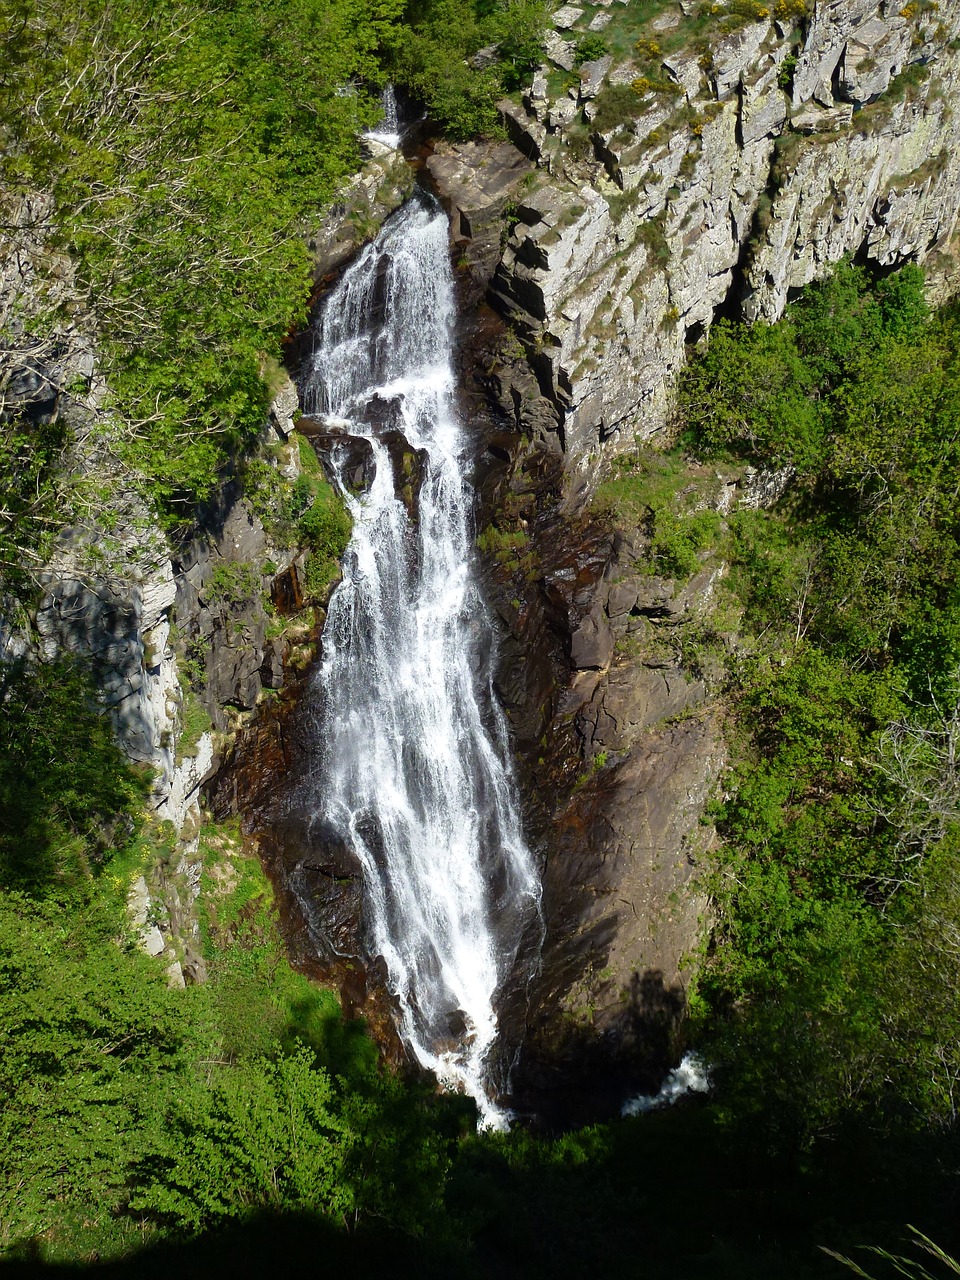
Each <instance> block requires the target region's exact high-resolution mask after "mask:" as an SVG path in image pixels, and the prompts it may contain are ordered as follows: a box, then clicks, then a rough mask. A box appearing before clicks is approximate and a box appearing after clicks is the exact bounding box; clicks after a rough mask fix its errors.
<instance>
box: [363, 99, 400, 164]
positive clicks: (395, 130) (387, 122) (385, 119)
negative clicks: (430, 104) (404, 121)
mask: <svg viewBox="0 0 960 1280" xmlns="http://www.w3.org/2000/svg"><path fill="white" fill-rule="evenodd" d="M380 106H381V108H382V111H383V116H382V118H381V119H380V120H378V121H377V124H376V127H375V128H373V129H368V130H367V131H366V133H365V134H364V135H363V136H364V137H365V138H370V139H371V141H373V142H381V143H382V144H383V145H384V146H385V147H390V148H392V150H394V151H396V150H398V148H399V146H400V113H399V111H398V110H397V95H396V92H395V90H394V87H393V85H392V84H388V85H386V86H385V87H384V90H383V93H382V94H381V95H380Z"/></svg>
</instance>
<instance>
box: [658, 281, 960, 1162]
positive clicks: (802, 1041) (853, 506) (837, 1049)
mask: <svg viewBox="0 0 960 1280" xmlns="http://www.w3.org/2000/svg"><path fill="white" fill-rule="evenodd" d="M922 284H923V280H922V275H921V273H920V272H919V270H918V269H917V268H915V267H906V268H904V269H902V270H901V271H899V272H897V273H895V274H893V275H890V276H888V277H886V278H884V279H881V280H878V281H876V282H871V280H870V279H869V277H868V276H867V275H866V273H865V272H864V271H863V270H862V269H860V268H858V267H855V266H853V265H851V264H850V263H841V264H840V265H839V266H838V268H837V270H836V271H835V272H834V274H833V275H832V276H831V277H829V278H828V279H826V280H824V281H822V282H820V283H819V284H817V285H814V286H811V287H810V288H809V289H808V290H807V291H806V292H805V293H804V295H803V296H802V297H801V298H799V299H798V300H797V301H796V302H795V303H793V304H791V306H790V307H788V309H787V314H786V315H785V317H784V320H783V321H781V322H780V323H779V324H777V325H772V326H767V325H757V326H754V327H753V328H752V329H747V328H745V327H742V326H733V325H726V324H721V325H718V326H717V327H716V328H715V330H714V332H713V334H712V335H711V342H710V347H709V348H708V350H707V351H706V352H705V353H704V354H703V355H701V356H699V357H698V358H697V359H696V360H695V361H694V362H693V364H692V366H691V369H690V371H689V372H688V374H687V375H686V377H685V379H684V382H683V387H682V404H683V411H684V413H685V415H686V419H687V423H688V436H687V440H688V443H689V444H691V445H692V446H694V447H696V448H698V449H700V450H701V451H703V452H704V453H706V454H708V455H711V454H718V453H719V454H723V453H730V452H733V453H736V454H739V455H740V456H741V457H747V458H750V459H752V460H755V461H757V462H759V463H761V464H762V465H766V466H783V465H786V466H789V467H791V468H792V469H793V470H794V474H795V479H794V483H793V487H792V489H791V490H790V491H789V492H788V494H787V496H786V497H785V498H784V499H783V500H782V501H781V502H780V504H779V505H778V506H777V507H776V508H774V509H773V510H770V511H753V510H743V511H740V512H737V513H735V514H734V515H733V516H731V517H730V520H729V528H730V534H731V552H732V567H731V573H730V576H729V583H730V586H731V588H732V589H733V591H734V592H735V594H736V596H737V598H738V600H739V602H740V604H741V606H742V609H743V613H742V621H741V628H742V630H743V631H744V633H745V635H746V637H747V644H746V645H745V646H744V651H745V652H746V651H749V650H751V649H752V654H751V656H750V657H749V658H744V657H743V656H742V657H741V660H740V664H739V667H738V670H737V671H736V673H735V674H736V680H737V693H738V697H737V708H736V710H737V726H738V727H737V732H736V736H735V742H736V748H737V763H736V764H735V766H734V768H733V770H732V773H731V776H730V778H729V779H728V781H727V784H726V787H725V791H726V798H725V799H724V801H723V803H722V804H719V805H718V806H717V809H716V812H715V815H714V816H715V818H716V821H717V823H718V830H719V832H720V834H721V836H722V839H723V846H722V849H721V850H720V853H719V856H718V860H717V869H716V875H715V879H714V882H713V890H714V893H715V895H716V900H717V904H718V912H719V924H718V929H717V935H716V943H715V949H714V951H713V954H712V955H711V957H710V959H709V962H708V963H707V964H706V966H705V968H704V970H703V974H702V978H701V987H700V993H701V997H702V999H703V1001H704V1008H705V1010H706V1011H707V1012H708V1017H707V1023H706V1024H705V1032H704V1034H705V1036H706V1037H707V1038H708V1039H711V1038H712V1039H711V1043H712V1049H711V1052H712V1053H713V1056H714V1059H715V1061H717V1063H718V1064H719V1065H720V1068H721V1072H722V1074H723V1081H724V1083H723V1089H724V1099H725V1101H724V1106H725V1107H726V1108H727V1110H728V1115H729V1117H730V1119H731V1123H734V1124H736V1125H737V1126H740V1127H742V1132H743V1133H744V1134H747V1133H749V1135H750V1137H749V1140H750V1141H758V1142H766V1143H768V1144H769V1145H770V1146H772V1147H774V1148H776V1149H778V1150H789V1149H797V1148H802V1149H805V1150H806V1149H809V1148H810V1147H811V1146H812V1145H814V1144H815V1143H816V1141H817V1140H818V1139H819V1138H821V1137H822V1136H823V1135H824V1134H827V1133H830V1134H833V1135H835V1134H836V1133H837V1132H839V1131H840V1130H841V1129H842V1128H843V1126H844V1125H847V1124H849V1123H850V1122H851V1120H852V1118H853V1117H856V1116H858V1115H860V1114H862V1115H863V1116H864V1117H869V1123H871V1124H873V1125H876V1126H878V1128H881V1129H883V1130H884V1131H886V1132H890V1131H892V1130H893V1129H895V1128H896V1127H898V1126H899V1127H910V1126H913V1125H918V1126H927V1127H928V1128H935V1127H937V1126H939V1125H941V1124H944V1123H952V1119H953V1114H954V1113H953V1110H952V1108H951V1106H950V1105H949V1104H948V1103H947V1102H946V1096H947V1094H948V1093H949V1085H948V1084H947V1081H949V1080H950V1079H951V1078H952V1073H953V1070H954V1067H953V1063H954V1060H955V1055H954V1054H953V1052H952V1050H951V1049H950V1048H948V1043H949V1040H950V1036H951V1034H952V1030H947V1031H945V1033H944V1034H939V1033H938V1032H937V1031H936V1029H935V1028H936V1026H937V1025H940V1026H941V1027H942V1028H946V1029H955V1028H956V1026H957V1016H958V1010H957V1009H955V1008H954V1005H955V1003H956V1002H955V999H954V996H953V991H954V984H953V983H952V982H951V981H949V980H947V979H946V974H947V973H948V972H949V971H950V966H951V964H952V960H951V959H948V952H949V947H946V949H945V944H944V939H945V938H949V937H952V936H953V932H954V930H955V928H956V920H957V919H958V918H960V916H957V915H956V914H955V913H956V912H957V911H958V910H960V900H958V899H957V898H956V897H955V896H954V879H955V872H954V870H953V867H954V866H955V865H956V864H955V861H954V860H955V857H956V847H957V845H956V830H957V820H958V816H960V809H958V806H957V804H956V802H955V800H954V797H953V789H952V783H950V782H949V781H948V778H947V772H948V771H945V765H944V761H945V760H946V758H947V757H948V756H949V753H950V748H949V747H948V746H947V743H948V741H950V742H952V741H953V734H954V731H953V728H952V727H951V726H952V725H953V724H954V723H955V720H956V710H955V709H956V706H957V696H958V695H957V689H956V687H955V681H954V678H953V673H954V671H955V670H956V665H957V658H958V656H960V654H958V650H957V643H958V636H960V616H958V612H957V593H956V588H955V583H956V574H957V568H956V566H957V563H958V551H960V546H958V542H957V526H956V520H955V512H954V506H955V498H954V495H955V493H956V491H957V485H958V482H960V455H958V453H957V443H956V441H957V432H956V429H955V425H954V424H955V421H956V413H957V408H956V406H957V404H958V403H960V401H958V395H957V390H958V387H957V372H956V370H957V357H956V347H955V340H954V336H955V333H956V323H957V321H956V317H955V315H954V313H953V312H952V311H951V310H949V309H948V310H947V311H945V312H944V313H942V314H941V315H939V316H937V317H934V318H932V319H931V318H930V317H929V315H928V312H927V309H926V306H925V304H924V300H923V293H922ZM921 974H922V975H924V976H923V977H922V978H921V977H919V975H921ZM928 975H936V977H932V976H928ZM933 1008H936V1009H937V1014H936V1015H935V1016H933V1017H931V1016H930V1011H931V1010H932V1009H933ZM925 1010H926V1011H925ZM904 1108H907V1109H908V1113H909V1117H910V1118H909V1120H908V1121H907V1120H905V1119H904Z"/></svg>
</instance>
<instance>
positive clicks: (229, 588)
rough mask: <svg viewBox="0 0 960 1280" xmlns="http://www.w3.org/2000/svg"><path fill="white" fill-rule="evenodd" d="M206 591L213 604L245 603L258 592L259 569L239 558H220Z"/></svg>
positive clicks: (229, 605)
mask: <svg viewBox="0 0 960 1280" xmlns="http://www.w3.org/2000/svg"><path fill="white" fill-rule="evenodd" d="M207 592H208V593H209V596H210V599H211V600H212V601H213V602H214V603H215V604H222V605H226V606H227V607H231V606H235V605H242V604H245V603H246V602H247V601H248V600H251V599H254V598H255V597H256V596H258V595H259V594H260V571H259V569H258V568H257V567H256V565H253V564H246V563H244V562H243V561H240V560H220V561H218V562H217V564H216V565H214V569H213V572H212V573H211V575H210V582H209V583H208V585H207Z"/></svg>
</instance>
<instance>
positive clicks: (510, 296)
mask: <svg viewBox="0 0 960 1280" xmlns="http://www.w3.org/2000/svg"><path fill="white" fill-rule="evenodd" d="M782 7H783V6H782ZM714 11H718V10H717V6H714V7H713V10H711V12H714ZM575 12H576V11H575V10H573V9H569V10H565V11H564V13H563V20H562V22H560V19H559V18H558V22H560V25H561V26H563V28H564V31H563V36H562V37H560V36H557V37H556V40H558V41H560V43H564V42H566V38H567V36H568V35H575V34H576V29H579V28H576V29H575V30H573V31H569V30H568V27H567V23H568V19H569V18H570V15H572V14H574V13H575ZM718 12H720V11H718ZM761 12H762V11H761V10H760V9H759V8H758V16H759V14H760V13H761ZM721 17H722V12H721ZM571 20H572V22H573V23H574V24H575V25H576V24H577V22H578V19H576V18H573V19H571ZM717 21H720V20H719V19H718V20H717ZM734 21H735V20H733V19H731V20H729V21H728V23H727V26H728V27H729V26H730V25H731V24H732V23H733V22H734ZM580 26H581V27H582V26H583V23H582V22H581V23H580ZM585 29H586V28H584V30H585ZM679 30H680V31H681V32H682V27H681V28H679ZM958 33H960V5H958V4H957V3H956V0H951V2H950V3H946V4H943V5H942V6H940V7H939V8H938V9H937V10H936V11H933V10H927V9H923V8H922V7H918V6H913V5H911V6H907V7H906V8H905V9H902V10H899V11H898V10H897V9H896V7H894V6H888V5H886V4H879V5H878V4H877V3H874V2H873V0H836V2H835V3H832V4H831V3H818V4H817V5H816V6H815V8H814V11H813V16H812V17H811V18H810V19H809V21H806V20H805V21H804V23H803V25H801V26H798V25H797V21H796V20H795V19H783V20H781V19H779V18H777V19H776V20H774V19H773V18H770V17H767V16H763V17H762V19H761V20H759V21H753V22H745V23H744V22H743V21H742V20H741V25H740V26H739V27H738V28H737V29H735V30H732V31H728V32H727V33H726V34H724V33H723V27H722V26H721V27H720V29H719V31H718V32H717V33H716V34H715V35H714V36H712V37H710V38H709V39H708V40H707V41H705V42H704V44H703V47H693V48H691V49H689V50H683V49H681V50H680V51H679V52H674V53H671V54H667V55H660V54H659V50H658V47H657V45H656V44H655V43H653V42H646V43H647V45H648V50H647V55H649V56H647V55H645V56H646V61H644V62H643V64H642V65H640V63H639V62H638V65H634V66H631V65H626V66H624V65H622V64H621V65H613V66H610V65H609V64H608V65H607V66H606V67H605V68H604V69H603V70H602V71H601V69H600V66H599V64H588V65H586V66H584V68H582V69H581V75H582V82H581V87H580V90H579V100H578V101H573V100H572V98H571V96H570V94H565V95H564V98H563V99H562V101H554V102H551V101H550V99H549V98H548V97H547V91H546V77H545V76H544V75H541V76H539V77H537V78H535V79H534V84H533V88H532V90H531V92H530V93H529V94H528V95H527V97H526V98H525V103H526V107H525V108H521V107H519V106H517V105H516V104H514V103H508V102H505V103H504V104H503V105H502V113H503V118H504V122H505V125H506V127H507V129H508V132H509V134H510V136H511V138H512V139H513V141H514V142H515V144H516V145H517V147H518V148H519V149H520V150H521V151H522V152H523V154H524V155H525V156H526V157H528V158H529V159H530V160H531V161H532V162H533V163H534V164H536V166H537V172H536V174H535V176H534V177H533V179H532V180H530V181H528V182H527V183H526V184H525V185H524V187H523V189H522V192H521V193H520V196H519V198H517V199H516V201H515V205H514V210H513V225H512V227H511V229H510V233H509V236H508V238H507V240H506V244H505V248H504V251H503V253H502V256H501V259H500V262H499V264H498V266H497V269H496V271H495V273H494V277H493V280H492V285H491V290H490V297H491V300H492V301H493V303H494V305H495V306H496V307H497V308H498V309H499V310H500V311H501V313H502V314H503V315H504V316H505V317H507V319H508V321H509V323H510V325H511V327H512V328H513V330H514V332H515V333H516V335H517V337H518V338H519V340H520V342H521V343H522V345H523V347H524V350H525V353H526V356H527V360H528V363H529V367H530V369H532V370H533V372H534V374H535V376H536V381H537V384H538V391H539V394H540V395H542V396H544V397H545V398H546V399H547V400H548V401H549V404H550V406H551V407H552V410H553V418H554V423H553V426H552V430H553V431H554V432H555V433H556V435H557V438H558V440H559V443H560V444H561V446H562V447H563V450H564V452H565V454H566V456H567V460H568V463H567V465H568V470H569V473H570V476H571V484H572V487H573V489H574V490H575V489H576V487H577V477H578V476H579V477H583V478H589V477H590V476H591V475H592V474H594V473H595V471H596V469H597V467H598V465H599V462H600V460H601V459H602V457H603V456H605V455H609V454H610V453H613V452H617V451H619V450H623V449H627V448H630V447H632V446H633V444H634V441H635V438H636V437H638V436H639V437H641V438H645V437H648V436H650V435H652V434H654V433H655V432H657V431H659V430H661V429H662V428H663V427H664V425H665V423H666V422H667V420H668V417H669V412H670V403H671V390H672V386H673V383H674V380H675V377H676V374H677V372H678V370H679V369H680V368H681V366H682V364H683V362H684V359H685V353H686V349H687V346H688V345H689V344H690V343H692V342H696V341H699V340H700V338H702V337H703V336H704V335H705V334H706V332H707V331H708V330H709V327H710V325H711V323H712V321H713V319H714V316H715V315H716V314H717V313H718V311H722V312H723V313H724V314H730V315H735V316H736V315H740V316H743V317H745V318H747V319H754V318H761V319H764V320H768V321H772V320H775V319H777V318H778V317H779V316H780V315H781V314H782V311H783V308H784V306H785V305H786V302H787V301H788V299H789V297H790V296H792V293H791V291H793V290H796V289H797V288H799V287H801V286H802V285H804V284H806V283H808V282H809V281H810V280H812V279H814V278H815V277H817V276H819V275H822V274H823V273H824V272H825V271H826V270H827V269H828V268H829V266H830V265H831V264H832V263H834V262H836V261H837V260H838V259H839V258H840V257H842V256H843V255H844V254H848V253H850V254H856V255H858V256H860V257H862V258H863V259H864V260H866V261H868V262H873V263H875V264H876V265H877V266H878V268H890V267H894V266H896V265H897V264H899V263H902V262H905V261H908V260H913V261H921V262H925V263H926V265H927V268H928V275H929V278H930V279H931V282H932V289H933V292H934V295H935V296H939V297H942V296H944V295H945V292H946V291H948V289H949V288H950V286H951V282H952V281H953V279H954V276H955V257H954V249H955V243H954V233H955V227H956V220H957V212H958V208H960V166H958V165H957V164H956V162H955V161H954V160H953V157H954V156H955V155H956V152H957V148H958V145H960V123H958V120H957V118H956V116H955V113H954V111H953V108H952V104H953V103H954V102H955V101H956V98H957V94H958V91H960V52H958V51H957V49H956V47H955V46H956V41H957V37H958ZM642 43H643V42H642ZM650 50H656V51H657V52H656V55H654V54H653V53H651V52H650ZM548 55H549V57H550V59H551V60H552V62H553V64H554V65H555V66H556V67H565V66H566V63H567V61H568V60H569V59H568V58H567V57H566V56H565V55H563V54H561V52H560V51H559V47H558V49H553V47H552V46H550V47H549V48H548ZM651 57H652V58H653V62H652V63H651V61H650V58H651ZM604 61H606V60H604ZM598 76H599V79H600V80H602V79H603V77H604V76H605V77H606V86H607V87H603V88H601V87H599V85H598ZM631 82H632V83H633V84H634V89H635V90H637V91H636V92H634V93H633V95H632V97H631V96H630V95H628V98H629V99H630V100H629V101H627V102H626V105H624V98H623V89H621V90H620V97H619V98H613V97H611V96H610V92H611V91H610V88H609V86H610V85H620V86H624V87H626V86H628V85H630V84H631ZM574 92H575V91H574V90H571V94H573V93H574ZM598 94H599V96H597V95H598ZM605 94H606V95H607V97H606V99H605ZM605 102H606V105H604V104H605ZM631 102H632V104H633V105H631ZM571 107H572V108H573V109H572V111H571ZM561 108H562V110H561ZM618 112H619V116H620V118H619V120H618V122H617V123H615V124H612V125H611V124H610V123H609V121H610V116H611V113H613V114H614V115H616V114H617V113H618ZM601 122H602V123H601ZM468 158H469V157H467V156H466V155H465V154H464V155H463V156H462V159H463V161H464V162H466V161H467V160H468ZM433 172H434V176H435V178H436V179H437V181H438V182H439V183H440V184H441V186H442V185H443V182H444V180H445V177H446V173H445V171H444V170H443V169H442V168H441V167H439V166H438V167H436V168H434V170H433ZM490 181H491V178H490V174H489V171H488V169H486V170H485V172H484V175H483V177H482V179H480V178H479V176H478V177H477V179H476V184H477V185H478V186H489V184H490ZM454 186H455V189H456V192H457V193H459V194H457V196H456V197H455V198H456V199H458V200H464V201H466V202H467V203H469V196H464V195H463V194H462V193H463V192H464V190H465V189H467V190H468V189H469V188H470V178H469V175H468V174H467V173H466V172H465V170H464V165H463V164H461V166H460V169H459V171H458V173H457V175H456V183H455V184H454ZM453 190H454V187H451V193H453ZM512 394H513V395H514V397H515V398H517V397H520V398H522V397H523V396H524V395H526V394H527V393H526V392H525V390H524V389H523V388H520V387H518V388H514V390H513V393H512ZM541 421H542V423H543V424H546V423H547V417H546V416H545V415H541ZM544 429H547V427H546V426H545V428H544Z"/></svg>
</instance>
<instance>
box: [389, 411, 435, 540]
mask: <svg viewBox="0 0 960 1280" xmlns="http://www.w3.org/2000/svg"><path fill="white" fill-rule="evenodd" d="M380 439H381V441H382V443H383V444H384V445H386V447H387V451H388V452H389V454H390V465H391V466H392V468H393V487H394V490H395V491H396V495H397V497H398V498H399V499H400V501H401V502H402V503H403V504H404V506H405V507H406V508H407V511H408V513H409V515H410V518H411V519H412V520H417V519H418V518H419V503H420V489H421V487H422V485H423V479H424V475H425V474H426V464H427V461H428V455H427V451H426V449H414V448H413V447H412V445H411V444H410V443H409V441H408V440H407V438H406V436H405V435H404V434H403V432H402V431H400V430H399V429H398V428H395V429H393V430H391V431H385V432H384V433H383V435H382V436H381V437H380Z"/></svg>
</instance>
